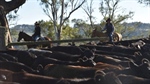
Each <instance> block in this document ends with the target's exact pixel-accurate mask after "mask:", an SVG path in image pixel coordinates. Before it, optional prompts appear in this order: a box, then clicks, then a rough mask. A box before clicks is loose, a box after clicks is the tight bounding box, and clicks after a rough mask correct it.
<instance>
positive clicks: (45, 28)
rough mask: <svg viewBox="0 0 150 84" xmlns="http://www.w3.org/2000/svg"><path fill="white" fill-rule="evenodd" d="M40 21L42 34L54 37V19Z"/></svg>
mask: <svg viewBox="0 0 150 84" xmlns="http://www.w3.org/2000/svg"><path fill="white" fill-rule="evenodd" d="M40 23H41V24H40V26H41V32H42V34H43V35H44V36H48V37H50V38H52V39H54V38H55V37H54V25H53V23H52V21H40Z"/></svg>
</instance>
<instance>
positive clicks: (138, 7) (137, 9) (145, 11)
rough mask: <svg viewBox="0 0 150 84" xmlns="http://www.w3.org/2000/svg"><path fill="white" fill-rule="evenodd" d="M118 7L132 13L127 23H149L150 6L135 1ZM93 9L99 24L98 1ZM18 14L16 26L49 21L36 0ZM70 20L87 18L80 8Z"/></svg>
mask: <svg viewBox="0 0 150 84" xmlns="http://www.w3.org/2000/svg"><path fill="white" fill-rule="evenodd" d="M119 6H120V7H121V10H125V11H126V12H129V11H133V12H134V17H133V19H130V20H128V21H127V22H135V21H137V22H143V23H150V6H145V5H143V4H139V3H137V0H121V2H120V3H119ZM93 8H94V9H95V11H94V13H93V15H94V16H95V17H96V18H97V19H96V22H100V20H101V19H102V17H101V15H100V13H99V10H98V8H99V0H94V5H93ZM18 14H19V19H18V21H17V24H34V22H35V21H38V20H42V19H43V20H49V18H48V17H47V16H46V15H45V14H44V12H43V10H42V8H41V6H40V5H39V2H37V0H27V1H26V3H25V4H24V5H23V6H21V7H20V9H19V11H18ZM70 18H71V19H74V18H76V19H85V20H86V19H87V16H86V14H85V13H84V11H83V10H82V9H81V8H80V9H79V10H77V11H75V12H74V13H73V14H72V15H71V17H70Z"/></svg>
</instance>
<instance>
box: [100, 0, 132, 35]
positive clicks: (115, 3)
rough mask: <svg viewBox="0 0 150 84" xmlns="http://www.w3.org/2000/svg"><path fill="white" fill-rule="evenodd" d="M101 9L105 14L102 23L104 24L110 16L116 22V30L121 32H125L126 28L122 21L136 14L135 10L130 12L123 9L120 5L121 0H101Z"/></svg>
mask: <svg viewBox="0 0 150 84" xmlns="http://www.w3.org/2000/svg"><path fill="white" fill-rule="evenodd" d="M100 1H101V2H100V7H99V11H100V13H101V15H102V16H103V20H102V21H101V25H104V23H105V20H106V19H107V18H108V17H109V18H111V20H112V23H113V24H114V26H115V28H116V31H117V32H120V33H124V30H126V29H125V28H124V27H123V26H122V25H121V23H123V22H124V21H126V20H127V19H131V18H132V17H133V15H134V12H132V11H129V12H128V13H127V12H126V11H125V10H124V9H121V8H122V7H120V6H119V3H120V2H121V0H100Z"/></svg>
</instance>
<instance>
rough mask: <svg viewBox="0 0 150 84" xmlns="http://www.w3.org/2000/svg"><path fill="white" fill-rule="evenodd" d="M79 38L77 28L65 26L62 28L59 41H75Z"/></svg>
mask: <svg viewBox="0 0 150 84" xmlns="http://www.w3.org/2000/svg"><path fill="white" fill-rule="evenodd" d="M75 38H80V35H79V29H78V28H71V27H69V25H66V26H64V27H63V30H62V33H61V39H62V40H63V39H64V40H65V39H75Z"/></svg>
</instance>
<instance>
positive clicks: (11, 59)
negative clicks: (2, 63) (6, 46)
mask: <svg viewBox="0 0 150 84" xmlns="http://www.w3.org/2000/svg"><path fill="white" fill-rule="evenodd" d="M0 57H3V58H5V59H7V60H8V61H12V62H17V61H18V59H17V58H16V57H14V56H12V55H9V54H7V53H0Z"/></svg>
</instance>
